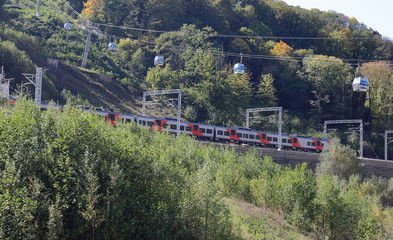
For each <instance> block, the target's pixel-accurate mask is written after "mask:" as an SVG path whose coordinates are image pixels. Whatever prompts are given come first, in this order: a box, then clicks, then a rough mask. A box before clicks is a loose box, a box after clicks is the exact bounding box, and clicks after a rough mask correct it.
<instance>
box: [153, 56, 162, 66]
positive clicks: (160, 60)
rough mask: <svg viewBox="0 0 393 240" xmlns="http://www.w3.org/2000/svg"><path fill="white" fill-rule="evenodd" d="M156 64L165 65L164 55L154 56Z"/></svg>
mask: <svg viewBox="0 0 393 240" xmlns="http://www.w3.org/2000/svg"><path fill="white" fill-rule="evenodd" d="M154 65H158V66H162V65H164V57H163V56H156V57H155V58H154Z"/></svg>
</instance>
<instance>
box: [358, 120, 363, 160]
mask: <svg viewBox="0 0 393 240" xmlns="http://www.w3.org/2000/svg"><path fill="white" fill-rule="evenodd" d="M359 151H360V152H359V155H360V158H363V122H361V123H360V150H359Z"/></svg>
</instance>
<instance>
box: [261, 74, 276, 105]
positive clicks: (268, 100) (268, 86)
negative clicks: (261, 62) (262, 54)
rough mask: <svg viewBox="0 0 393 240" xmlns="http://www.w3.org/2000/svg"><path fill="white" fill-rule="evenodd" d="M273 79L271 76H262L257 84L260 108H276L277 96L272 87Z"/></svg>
mask: <svg viewBox="0 0 393 240" xmlns="http://www.w3.org/2000/svg"><path fill="white" fill-rule="evenodd" d="M273 83H274V78H273V76H272V75H271V74H262V75H261V79H260V82H259V84H258V91H257V98H258V101H259V103H261V106H276V104H277V100H278V99H277V96H276V92H277V91H276V88H275V87H274V84H273Z"/></svg>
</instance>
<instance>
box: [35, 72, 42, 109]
mask: <svg viewBox="0 0 393 240" xmlns="http://www.w3.org/2000/svg"><path fill="white" fill-rule="evenodd" d="M41 92H42V68H39V67H37V69H36V75H35V95H34V100H35V103H36V104H37V106H38V107H41Z"/></svg>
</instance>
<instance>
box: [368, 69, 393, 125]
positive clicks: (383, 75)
mask: <svg viewBox="0 0 393 240" xmlns="http://www.w3.org/2000/svg"><path fill="white" fill-rule="evenodd" d="M361 73H362V74H363V75H364V77H366V78H367V79H368V82H369V90H368V92H367V97H368V101H366V102H365V106H366V107H368V108H369V111H370V112H369V118H370V120H371V124H372V125H373V126H375V127H376V128H377V127H378V126H380V130H379V131H383V129H389V128H391V127H393V125H391V119H392V117H393V113H392V110H393V84H392V79H393V69H392V67H391V66H389V65H387V64H386V63H385V62H377V63H366V64H363V65H362V67H361Z"/></svg>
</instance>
